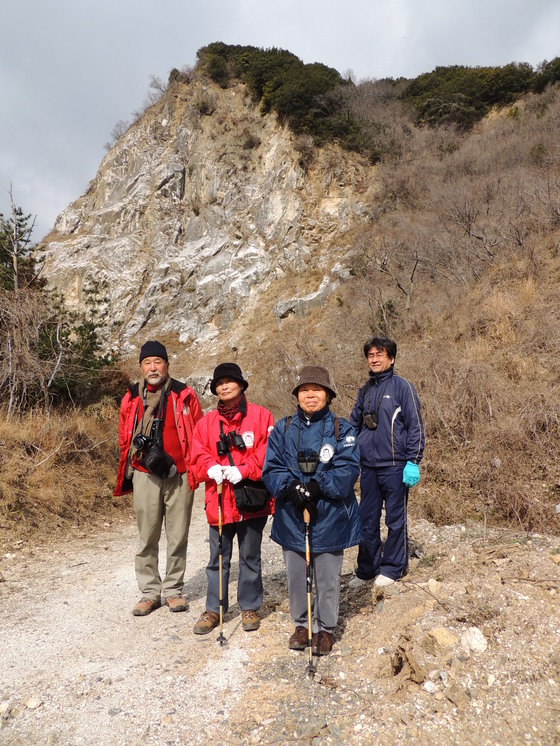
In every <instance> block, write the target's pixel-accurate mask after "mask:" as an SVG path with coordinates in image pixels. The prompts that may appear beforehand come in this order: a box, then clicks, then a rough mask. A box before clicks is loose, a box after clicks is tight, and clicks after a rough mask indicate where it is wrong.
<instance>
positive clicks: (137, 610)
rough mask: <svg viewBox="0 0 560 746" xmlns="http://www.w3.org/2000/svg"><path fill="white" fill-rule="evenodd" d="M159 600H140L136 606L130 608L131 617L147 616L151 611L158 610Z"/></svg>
mask: <svg viewBox="0 0 560 746" xmlns="http://www.w3.org/2000/svg"><path fill="white" fill-rule="evenodd" d="M160 606H161V598H145V597H144V598H141V599H140V601H138V603H137V604H134V606H133V607H132V616H147V615H148V614H151V613H152V611H155V610H156V609H159V607H160Z"/></svg>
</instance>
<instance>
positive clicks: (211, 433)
mask: <svg viewBox="0 0 560 746" xmlns="http://www.w3.org/2000/svg"><path fill="white" fill-rule="evenodd" d="M220 421H221V423H222V427H223V431H224V433H225V434H227V433H230V432H236V433H239V434H240V435H241V437H242V438H243V441H244V443H245V446H246V447H245V449H243V450H241V449H239V448H232V449H231V450H230V454H231V457H232V459H233V462H234V464H235V466H237V468H238V469H239V471H240V472H241V476H242V477H243V479H260V478H261V472H262V465H263V462H264V455H265V452H266V442H267V440H268V434H269V433H270V431H271V430H272V428H273V427H274V418H273V416H272V414H271V413H270V412H269V411H268V409H265V408H264V407H260V406H259V405H258V404H250V403H249V402H247V413H246V414H244V413H243V411H239V412H237V413H236V415H235V417H234V418H233V420H232V421H231V422H228V421H227V420H226V419H225V418H224V417H222V416H221V415H220V413H219V412H218V410H217V409H213V410H212V411H211V412H208V414H206V415H204V417H203V418H202V419H201V420H199V421H198V422H197V423H196V427H195V429H194V435H193V442H192V453H191V466H192V468H193V471H194V474H195V477H196V479H198V481H199V482H203V481H204V482H206V493H205V509H206V520H207V521H208V523H209V524H210V525H211V526H217V525H218V492H217V489H216V482H215V481H214V480H213V479H208V469H209V468H210V467H211V466H214V464H220V465H221V466H229V464H230V462H229V459H228V456H227V453H226V454H224V455H223V456H218V449H217V447H216V444H217V443H218V441H219V440H220ZM273 512H274V498H272V497H269V499H268V500H267V503H266V505H265V507H264V508H263V509H262V510H259V511H256V512H252V513H246V514H240V513H239V511H238V510H237V506H236V504H235V497H234V495H233V485H231V484H230V483H229V482H227V481H224V482H222V523H236V522H237V521H243V520H247V519H249V518H259V517H262V516H265V515H271V514H272V513H273Z"/></svg>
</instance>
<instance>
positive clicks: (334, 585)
mask: <svg viewBox="0 0 560 746" xmlns="http://www.w3.org/2000/svg"><path fill="white" fill-rule="evenodd" d="M282 554H283V555H284V564H285V565H286V573H287V575H288V597H289V600H290V614H291V617H292V619H293V620H294V624H295V625H296V627H298V626H302V627H306V628H307V629H309V623H308V614H307V581H306V568H305V554H304V553H303V552H293V551H292V550H291V549H283V550H282ZM343 558H344V552H343V551H342V550H341V551H339V552H322V553H321V554H312V555H311V563H312V578H313V586H312V593H311V616H312V627H311V631H312V632H320V631H322V630H324V631H325V632H330V633H331V634H333V633H334V630H335V627H336V623H337V622H338V602H339V597H340V575H341V573H342V560H343Z"/></svg>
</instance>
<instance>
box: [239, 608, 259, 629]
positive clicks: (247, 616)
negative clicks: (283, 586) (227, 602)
mask: <svg viewBox="0 0 560 746" xmlns="http://www.w3.org/2000/svg"><path fill="white" fill-rule="evenodd" d="M241 624H242V625H243V629H244V630H245V632H252V631H253V630H254V629H258V628H259V627H260V626H261V620H260V618H259V615H258V614H257V612H256V611H253V610H252V609H249V611H242V612H241Z"/></svg>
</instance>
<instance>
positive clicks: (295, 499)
mask: <svg viewBox="0 0 560 746" xmlns="http://www.w3.org/2000/svg"><path fill="white" fill-rule="evenodd" d="M309 497H310V496H309V492H308V491H307V489H306V488H305V485H304V484H302V483H301V482H298V481H297V479H294V481H293V482H292V483H291V485H290V486H289V487H288V489H287V490H286V500H289V501H290V502H291V503H292V505H293V506H294V508H295V509H296V510H303V506H304V505H305V503H306V502H307V501H308V500H309Z"/></svg>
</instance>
